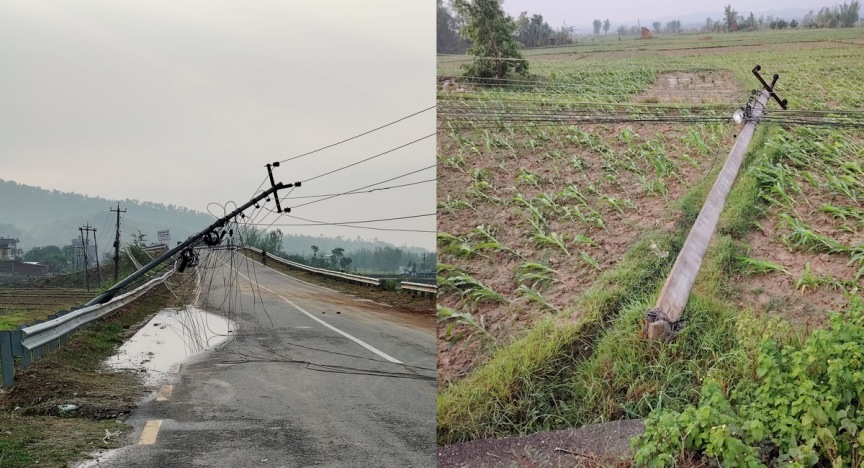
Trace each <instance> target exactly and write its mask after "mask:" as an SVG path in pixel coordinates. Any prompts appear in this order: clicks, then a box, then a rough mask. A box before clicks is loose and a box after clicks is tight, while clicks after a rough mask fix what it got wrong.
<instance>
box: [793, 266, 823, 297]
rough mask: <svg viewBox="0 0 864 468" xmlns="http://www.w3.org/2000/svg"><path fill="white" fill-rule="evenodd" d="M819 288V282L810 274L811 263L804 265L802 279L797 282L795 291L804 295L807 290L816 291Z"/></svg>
mask: <svg viewBox="0 0 864 468" xmlns="http://www.w3.org/2000/svg"><path fill="white" fill-rule="evenodd" d="M818 287H819V280H818V279H817V278H816V276H814V275H813V274H812V273H810V262H807V263H805V264H804V271H803V272H801V277H800V278H798V279H797V280H796V281H795V289H798V290H800V291H801V292H802V293H803V292H804V290H806V289H807V288H810V289H816V288H818Z"/></svg>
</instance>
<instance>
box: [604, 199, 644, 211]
mask: <svg viewBox="0 0 864 468" xmlns="http://www.w3.org/2000/svg"><path fill="white" fill-rule="evenodd" d="M600 200H602V201H604V202H606V204H608V205H609V206H611V207H612V208H614V209H615V211H617V212H618V214H619V215H621V214H623V213H624V208H631V209H634V210H637V211H638V210H639V208H637V207H636V204H635V203H633V202H632V201H631V200H629V199H623V198H618V197H613V196H611V195H601V196H600Z"/></svg>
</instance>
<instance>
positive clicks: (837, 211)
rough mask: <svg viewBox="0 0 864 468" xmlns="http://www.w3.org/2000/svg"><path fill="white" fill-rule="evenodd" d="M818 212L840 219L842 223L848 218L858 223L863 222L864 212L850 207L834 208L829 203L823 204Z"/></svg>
mask: <svg viewBox="0 0 864 468" xmlns="http://www.w3.org/2000/svg"><path fill="white" fill-rule="evenodd" d="M818 211H821V212H823V213H828V214H829V215H831V216H833V217H835V218H838V219H842V220H843V221H846V220H847V219H848V218H852V219H855V220H858V221H864V210H861V209H858V208H854V207H850V206H834V205H831V204H829V203H825V204H823V205H822V206H821V207H819V208H818Z"/></svg>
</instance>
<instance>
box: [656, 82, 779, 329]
mask: <svg viewBox="0 0 864 468" xmlns="http://www.w3.org/2000/svg"><path fill="white" fill-rule="evenodd" d="M760 68H761V67H759V66H758V65H757V66H756V68H754V69H753V74H754V75H756V77H757V78H758V79H759V81H760V82H761V83H762V84H763V86H764V87H765V89H763V90H762V93H761V94H760V95H759V98H758V99H757V100H756V102H755V104H754V105H752V106H749V105H748V107H747V109H746V111H745V112H744V114H743V116H742V121H745V122H746V123H745V124H744V127H743V128H742V129H741V132H740V133H739V134H738V137H737V140H736V141H735V145H734V146H733V147H732V151H730V152H729V157H728V158H726V163H725V164H723V169H722V170H721V171H720V174H718V175H717V180H715V181H714V186H712V187H711V191H710V192H709V193H708V198H707V199H706V200H705V204H704V205H703V206H702V210H701V211H699V215H698V216H697V217H696V222H695V223H694V224H693V227H692V228H691V229H690V233H689V234H688V235H687V239H686V240H685V241H684V247H682V248H681V252H679V253H678V258H676V259H675V264H674V265H673V266H672V271H671V272H670V273H669V277H668V278H666V283H664V284H663V289H662V290H661V291H660V297H659V298H658V299H657V304H656V305H655V306H654V309H652V310H649V311H648V312H647V313H646V320H645V330H644V331H645V334H646V335H647V336H648V338H650V339H657V340H667V339H669V338H670V337H671V336H672V335H673V334H674V332H676V331H677V330H678V329H680V327H681V325H682V323H681V322H680V320H681V315H682V314H683V313H684V307H685V306H686V305H687V301H688V300H689V299H690V291H691V290H692V289H693V283H694V282H695V281H696V275H697V274H698V273H699V269H700V267H701V266H702V260H703V258H704V257H705V253H706V252H707V251H708V244H709V242H710V241H711V237H712V236H713V235H714V230H715V229H716V227H717V222H718V221H719V220H720V213H721V212H722V211H723V206H724V205H725V203H726V197H727V196H728V195H729V191H730V190H731V189H732V183H733V182H735V178H736V177H737V175H738V170H739V169H740V168H741V163H742V161H743V160H744V153H745V152H746V151H747V147H748V146H749V145H750V139H751V138H752V137H753V133H754V131H755V130H756V124H757V123H759V119H760V117H761V116H762V111H763V110H764V108H765V104H766V103H767V102H768V98H769V97H773V98H774V99H775V100H776V101H777V102H778V103H779V104H780V106H781V107H783V108H784V109H785V108H786V101H785V100H783V101H781V100H780V98H778V97H777V95H776V94H775V93H774V85H775V84H776V83H777V79H778V78H779V76H778V75H774V80H773V81H772V82H771V84H770V85H769V84H768V83H765V81H764V80H763V79H762V77H761V76H759V70H760Z"/></svg>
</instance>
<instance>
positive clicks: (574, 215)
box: [561, 206, 606, 229]
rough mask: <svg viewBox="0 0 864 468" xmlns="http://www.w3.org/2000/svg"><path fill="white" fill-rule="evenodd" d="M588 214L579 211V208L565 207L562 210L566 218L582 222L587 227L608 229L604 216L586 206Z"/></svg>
mask: <svg viewBox="0 0 864 468" xmlns="http://www.w3.org/2000/svg"><path fill="white" fill-rule="evenodd" d="M586 208H587V212H585V211H582V210H580V209H579V207H578V206H565V207H564V208H562V209H561V212H562V213H563V215H564V217H565V218H566V219H569V220H573V221H576V220H578V221H581V222H583V223H585V225H587V226H594V227H598V228H600V229H606V222H605V220H604V219H603V215H601V214H600V213H598V212H597V211H595V210H594V209H593V208H591V207H590V206H586Z"/></svg>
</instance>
